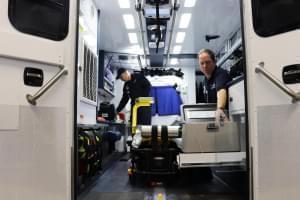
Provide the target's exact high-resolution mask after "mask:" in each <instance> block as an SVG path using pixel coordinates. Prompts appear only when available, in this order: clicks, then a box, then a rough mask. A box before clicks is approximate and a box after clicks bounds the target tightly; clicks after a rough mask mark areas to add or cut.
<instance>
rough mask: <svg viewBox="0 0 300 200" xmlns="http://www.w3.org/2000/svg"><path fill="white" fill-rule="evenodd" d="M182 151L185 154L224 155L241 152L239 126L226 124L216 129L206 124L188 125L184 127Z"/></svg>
mask: <svg viewBox="0 0 300 200" xmlns="http://www.w3.org/2000/svg"><path fill="white" fill-rule="evenodd" d="M182 143H183V144H182V151H183V152H184V153H222V152H236V151H240V138H239V133H238V125H237V123H234V122H225V123H224V125H223V126H220V127H215V125H214V124H211V123H206V122H200V123H199V122H198V123H188V124H185V125H184V127H183V136H182Z"/></svg>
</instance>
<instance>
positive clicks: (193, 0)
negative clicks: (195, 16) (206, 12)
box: [184, 0, 196, 8]
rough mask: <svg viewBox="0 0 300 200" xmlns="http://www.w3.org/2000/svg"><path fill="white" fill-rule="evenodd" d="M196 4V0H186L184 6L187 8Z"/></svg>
mask: <svg viewBox="0 0 300 200" xmlns="http://www.w3.org/2000/svg"><path fill="white" fill-rule="evenodd" d="M195 4H196V0H185V2H184V7H186V8H192V7H194V6H195Z"/></svg>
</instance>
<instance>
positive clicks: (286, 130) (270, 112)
mask: <svg viewBox="0 0 300 200" xmlns="http://www.w3.org/2000/svg"><path fill="white" fill-rule="evenodd" d="M299 9H300V2H299V1H295V0H245V1H243V21H244V25H243V26H244V38H245V50H246V62H247V63H246V67H247V102H248V116H249V117H248V118H249V135H250V148H251V157H252V163H251V164H252V172H253V174H252V183H253V184H252V185H253V199H255V200H282V199H287V200H297V199H299V196H300V190H299V188H300V181H299V180H300V173H299V168H300V157H299V153H300V105H299V99H300V98H299V91H300V70H299V69H300V68H299V64H300V45H299V44H300V31H299V29H298V28H299V27H300V15H299Z"/></svg>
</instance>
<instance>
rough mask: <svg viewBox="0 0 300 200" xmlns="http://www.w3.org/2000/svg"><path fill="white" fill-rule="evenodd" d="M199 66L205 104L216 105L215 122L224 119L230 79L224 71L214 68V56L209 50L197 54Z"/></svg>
mask: <svg viewBox="0 0 300 200" xmlns="http://www.w3.org/2000/svg"><path fill="white" fill-rule="evenodd" d="M198 58H199V66H200V70H201V72H202V73H203V74H204V76H205V80H204V84H203V94H204V100H205V102H206V103H217V110H216V120H217V121H219V120H220V119H226V115H225V113H224V109H225V108H227V107H228V106H227V104H228V102H227V83H228V82H229V81H230V77H229V75H228V73H227V71H226V70H224V69H222V68H219V67H217V66H216V58H215V54H214V53H213V52H212V51H211V50H209V49H202V50H201V51H200V52H199V54H198Z"/></svg>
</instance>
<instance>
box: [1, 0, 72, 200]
mask: <svg viewBox="0 0 300 200" xmlns="http://www.w3.org/2000/svg"><path fill="white" fill-rule="evenodd" d="M15 2H18V6H19V7H18V8H16V6H17V5H16V3H15ZM45 2H46V3H45V4H46V5H45V6H44V7H43V6H41V5H42V4H44V3H43V2H40V1H39V2H37V1H26V2H25V1H8V0H3V1H1V2H0V92H1V98H0V160H1V162H0V199H3V200H4V199H7V200H41V199H43V200H70V199H71V190H72V189H71V185H72V183H71V178H72V177H71V176H72V170H71V169H72V168H71V164H72V162H71V160H72V159H71V155H72V150H71V149H72V146H73V142H72V141H73V127H74V124H73V123H74V99H75V98H74V91H75V88H74V83H75V81H74V80H75V79H74V77H75V74H74V73H75V72H74V69H75V52H76V45H75V44H76V42H75V41H76V40H75V38H76V17H77V16H76V1H67V0H66V1H64V0H62V1H59V3H58V1H51V2H50V1H45ZM22 3H23V4H28V3H30V4H36V5H34V6H31V7H30V8H29V9H25V8H23V10H22V7H20V5H22ZM52 4H53V5H52ZM47 6H50V7H51V9H52V11H53V9H55V7H59V8H58V10H61V9H62V8H63V7H68V8H69V9H68V10H69V12H68V15H63V16H64V17H65V18H64V20H65V21H67V22H68V24H67V25H66V26H67V27H65V28H66V29H65V30H67V32H63V33H62V35H63V38H60V36H58V37H56V36H57V35H56V34H54V35H53V34H52V32H51V30H52V28H53V27H50V26H42V25H41V24H39V25H37V29H40V28H41V27H44V28H45V29H44V30H46V29H49V30H47V31H49V32H47V34H49V35H48V36H49V37H48V38H46V37H44V32H43V30H40V31H39V30H35V33H34V34H31V33H29V32H31V31H32V29H31V28H32V27H33V26H34V23H37V22H38V21H39V22H40V23H42V22H43V20H45V19H46V18H45V15H46V14H50V13H47V12H41V11H45V10H43V9H45V8H46V7H47ZM8 8H10V9H8ZM14 8H15V9H14ZM31 8H32V9H31ZM33 8H34V9H33ZM12 10H13V11H12ZM8 11H9V12H10V14H11V13H12V12H22V14H20V13H15V14H16V16H12V15H10V16H9V13H8ZM32 12H33V13H35V14H34V15H33V16H32V17H31V18H30V17H29V18H30V20H26V19H25V18H24V20H23V19H22V17H18V16H22V15H23V14H24V13H25V14H26V15H27V17H28V16H30V14H31V13H32ZM37 13H40V15H38V16H37V15H36V14H37ZM18 14H20V15H18ZM55 16H56V17H57V15H56V14H55ZM48 20H55V19H53V18H51V19H48ZM22 21H23V22H24V23H27V24H26V25H24V24H22V23H23V22H22ZM58 21H60V19H58ZM13 23H14V25H13ZM30 23H32V24H30ZM23 25H24V26H23ZM28 27H31V28H30V29H28ZM21 29H22V30H23V32H22V31H21ZM33 32H34V31H33ZM33 32H32V33H33ZM55 38H56V39H55ZM26 68H34V69H38V70H40V72H42V73H36V72H25V69H26ZM59 73H61V76H58V75H60V74H59ZM24 77H27V78H24ZM41 77H43V81H42V85H41V86H32V85H30V83H29V84H28V83H26V84H25V82H24V79H28V80H29V82H31V84H33V85H35V84H34V83H35V81H34V80H41ZM53 77H56V78H57V80H56V81H54V80H53ZM51 79H52V81H54V82H55V83H54V84H53V85H51V84H50V85H49V84H48V85H47V83H52V81H50V80H51ZM49 81H50V82H49ZM48 86H49V87H48ZM44 88H48V90H47V91H45V93H43V89H44ZM38 91H40V92H38ZM35 94H38V96H39V94H41V96H40V97H39V98H38V99H37V100H36V105H32V104H31V103H29V101H28V99H27V98H26V97H27V96H28V95H32V96H35ZM38 96H35V97H38Z"/></svg>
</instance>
